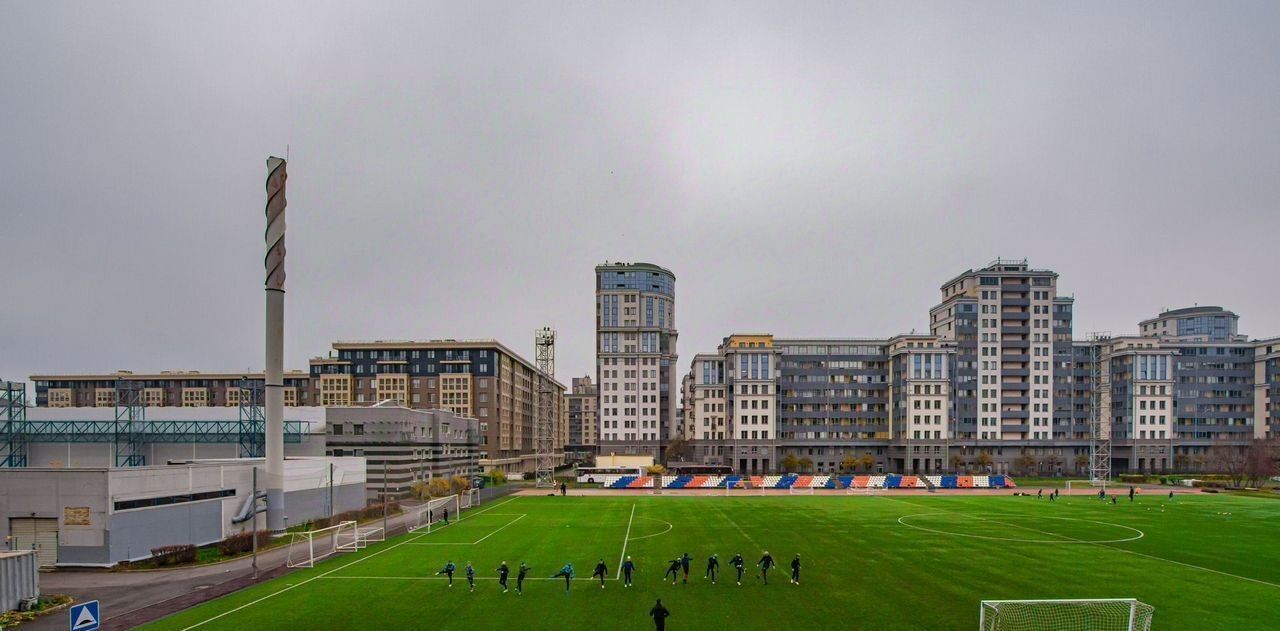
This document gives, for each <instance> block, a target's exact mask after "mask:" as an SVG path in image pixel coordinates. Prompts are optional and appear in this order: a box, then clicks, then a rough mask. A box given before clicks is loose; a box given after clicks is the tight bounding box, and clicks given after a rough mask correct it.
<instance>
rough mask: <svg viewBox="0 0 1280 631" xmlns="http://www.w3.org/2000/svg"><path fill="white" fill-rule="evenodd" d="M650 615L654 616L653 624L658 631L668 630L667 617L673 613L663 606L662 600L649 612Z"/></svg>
mask: <svg viewBox="0 0 1280 631" xmlns="http://www.w3.org/2000/svg"><path fill="white" fill-rule="evenodd" d="M649 615H650V616H653V624H654V626H655V627H657V629H658V631H664V630H665V629H666V628H667V616H669V615H671V612H670V611H667V608H666V607H663V606H662V599H661V598H659V599H658V602H657V603H656V604H654V606H653V609H650V610H649Z"/></svg>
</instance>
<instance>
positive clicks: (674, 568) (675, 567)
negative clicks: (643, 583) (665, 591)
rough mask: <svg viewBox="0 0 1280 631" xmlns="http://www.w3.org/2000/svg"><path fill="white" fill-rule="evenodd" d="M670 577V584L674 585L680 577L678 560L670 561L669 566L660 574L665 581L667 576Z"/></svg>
mask: <svg viewBox="0 0 1280 631" xmlns="http://www.w3.org/2000/svg"><path fill="white" fill-rule="evenodd" d="M668 574H670V575H671V584H672V585H675V584H676V579H677V578H679V577H680V559H671V564H670V565H669V566H667V571H666V572H664V573H663V574H662V580H663V581H666V580H667V575H668Z"/></svg>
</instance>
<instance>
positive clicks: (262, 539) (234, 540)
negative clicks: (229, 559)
mask: <svg viewBox="0 0 1280 631" xmlns="http://www.w3.org/2000/svg"><path fill="white" fill-rule="evenodd" d="M253 534H254V533H252V532H241V533H237V534H234V535H231V536H230V537H227V538H226V539H223V540H222V541H219V542H218V552H221V553H222V555H223V556H231V555H235V554H243V553H245V552H252V551H253ZM269 545H271V532H270V531H268V530H259V531H258V549H259V550H262V549H264V548H266V547H267V546H269Z"/></svg>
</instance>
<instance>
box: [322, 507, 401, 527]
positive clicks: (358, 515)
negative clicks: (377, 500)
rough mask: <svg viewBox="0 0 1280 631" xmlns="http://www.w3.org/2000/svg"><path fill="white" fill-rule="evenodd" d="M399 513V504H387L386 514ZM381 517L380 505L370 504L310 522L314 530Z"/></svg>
mask: <svg viewBox="0 0 1280 631" xmlns="http://www.w3.org/2000/svg"><path fill="white" fill-rule="evenodd" d="M398 513H400V502H387V514H388V515H396V514H398ZM378 517H382V504H370V505H368V506H366V507H364V508H361V509H358V510H349V511H347V512H345V513H338V514H337V515H334V516H333V517H321V518H319V519H317V520H315V521H313V522H311V527H312V529H314V530H319V529H320V528H328V527H329V526H332V525H333V524H340V523H342V522H344V521H363V520H366V519H376V518H378Z"/></svg>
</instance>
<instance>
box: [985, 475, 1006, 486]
mask: <svg viewBox="0 0 1280 631" xmlns="http://www.w3.org/2000/svg"><path fill="white" fill-rule="evenodd" d="M987 480H988V483H989V484H990V485H991V488H993V489H1003V488H1004V476H1002V475H993V476H991V477H989V478H987Z"/></svg>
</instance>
